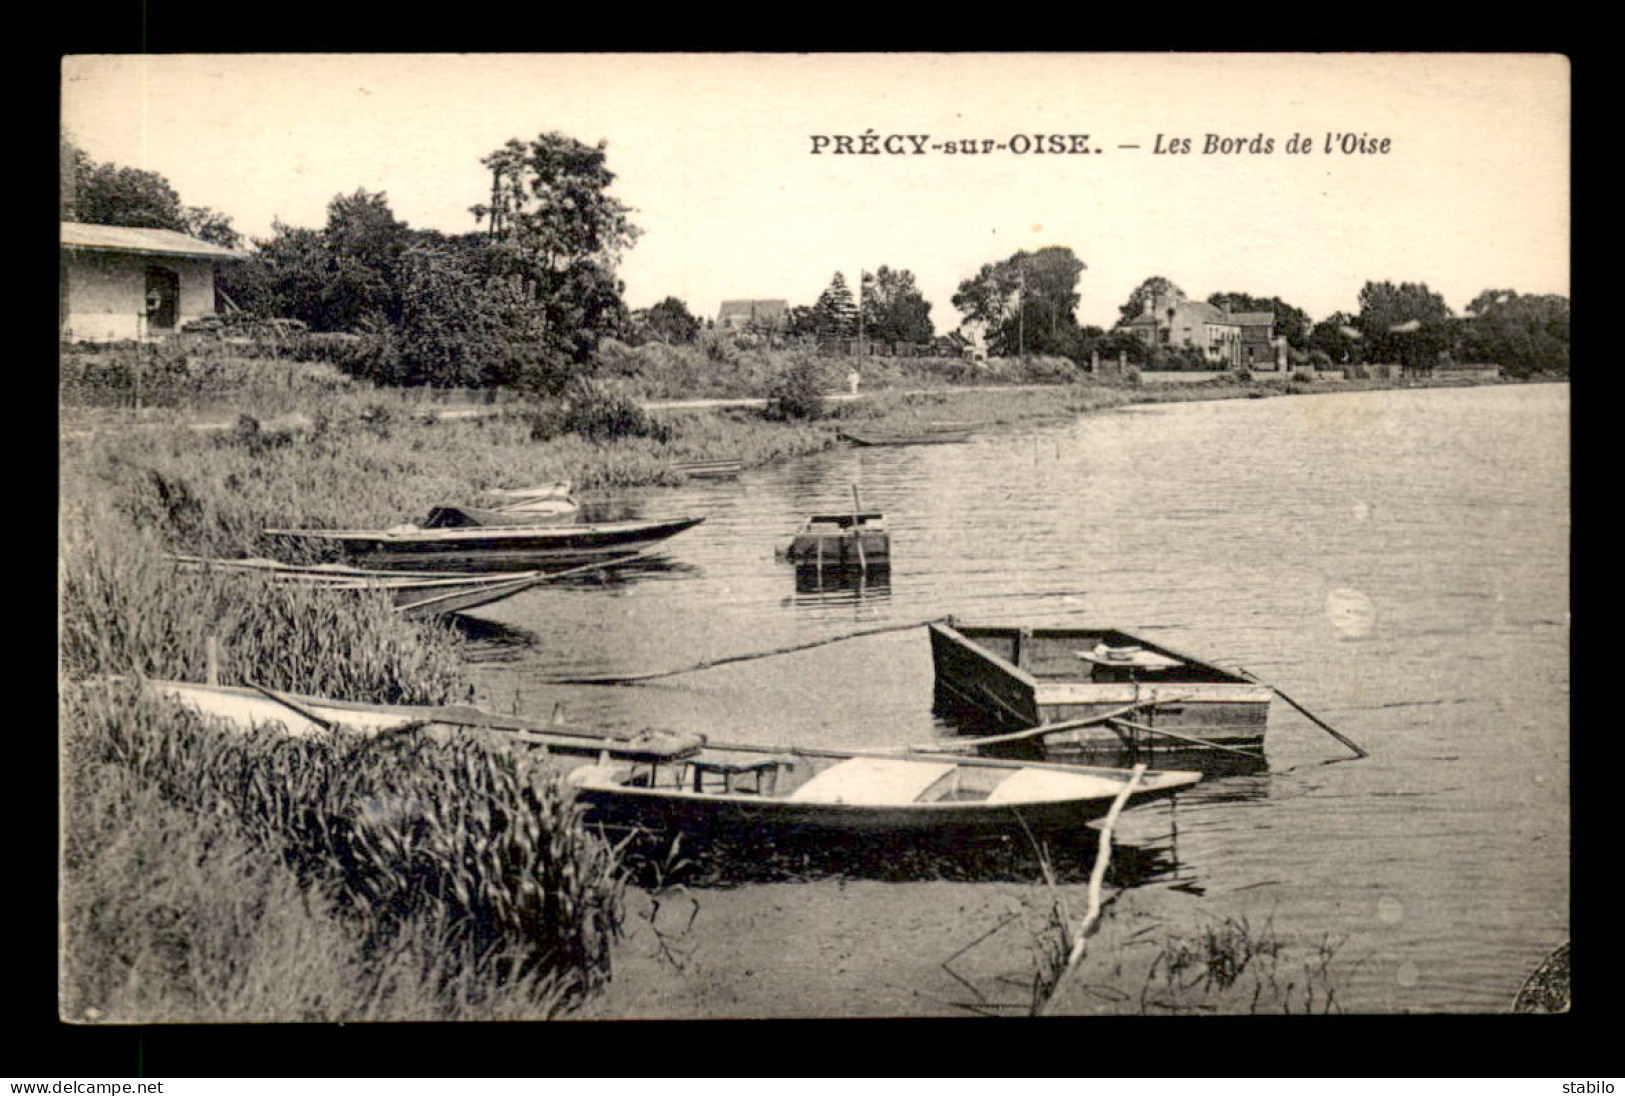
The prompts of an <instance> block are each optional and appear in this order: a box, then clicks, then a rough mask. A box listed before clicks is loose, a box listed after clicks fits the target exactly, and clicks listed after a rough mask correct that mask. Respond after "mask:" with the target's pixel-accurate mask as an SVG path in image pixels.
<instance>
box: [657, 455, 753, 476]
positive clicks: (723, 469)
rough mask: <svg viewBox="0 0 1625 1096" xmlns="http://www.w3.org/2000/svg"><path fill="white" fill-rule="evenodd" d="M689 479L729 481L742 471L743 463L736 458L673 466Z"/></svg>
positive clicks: (695, 461) (687, 462) (689, 462)
mask: <svg viewBox="0 0 1625 1096" xmlns="http://www.w3.org/2000/svg"><path fill="white" fill-rule="evenodd" d="M673 467H675V468H676V469H677V471H679V472H681V473H682V474H683V475H685V476H687V477H688V478H689V479H730V478H732V477H734V476H737V475H739V473H740V472H741V471H742V470H743V469H744V467H745V462H744V461H742V460H740V459H739V458H738V457H730V458H725V459H721V460H690V461H682V462H680V463H678V464H676V465H674V466H673Z"/></svg>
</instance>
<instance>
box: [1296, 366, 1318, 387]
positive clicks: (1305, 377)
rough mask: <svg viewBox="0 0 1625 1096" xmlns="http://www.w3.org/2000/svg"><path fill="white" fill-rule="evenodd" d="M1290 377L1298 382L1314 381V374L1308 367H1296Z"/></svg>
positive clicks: (1310, 382)
mask: <svg viewBox="0 0 1625 1096" xmlns="http://www.w3.org/2000/svg"><path fill="white" fill-rule="evenodd" d="M1292 379H1293V380H1295V381H1297V382H1298V383H1299V384H1313V383H1315V374H1314V371H1313V370H1310V369H1298V370H1295V371H1294V372H1293V374H1292Z"/></svg>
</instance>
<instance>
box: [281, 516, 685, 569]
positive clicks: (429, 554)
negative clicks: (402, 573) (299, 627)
mask: <svg viewBox="0 0 1625 1096" xmlns="http://www.w3.org/2000/svg"><path fill="white" fill-rule="evenodd" d="M704 520H705V519H704V518H675V519H670V520H664V521H611V522H598V523H594V524H579V525H475V526H461V527H455V528H445V529H427V528H424V527H422V526H419V525H402V526H396V527H395V528H392V529H267V530H265V532H266V534H267V535H270V536H279V537H299V538H305V539H310V540H325V541H332V542H335V543H337V544H338V545H339V546H340V547H341V548H342V549H343V550H344V552H345V554H346V556H348V557H349V558H350V559H351V560H352V561H354V562H356V563H361V564H371V565H375V566H381V567H408V566H413V565H416V566H420V567H424V568H426V569H429V570H439V569H443V568H459V569H465V570H475V571H497V570H529V569H534V568H545V567H550V566H559V565H567V564H569V563H571V562H588V561H590V560H592V559H593V558H594V557H601V556H606V555H617V554H624V553H628V552H636V551H640V550H642V549H645V548H648V547H649V546H651V545H653V544H656V543H659V542H660V541H663V540H666V539H667V538H669V537H673V536H676V535H677V534H678V533H681V532H683V531H684V530H686V529H692V528H694V526H696V525H698V524H700V523H701V522H702V521H704Z"/></svg>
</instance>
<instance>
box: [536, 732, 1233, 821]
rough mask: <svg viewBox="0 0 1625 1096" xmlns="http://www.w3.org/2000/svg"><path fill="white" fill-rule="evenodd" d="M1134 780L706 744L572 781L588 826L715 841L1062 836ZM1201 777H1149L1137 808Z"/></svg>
mask: <svg viewBox="0 0 1625 1096" xmlns="http://www.w3.org/2000/svg"><path fill="white" fill-rule="evenodd" d="M1132 778H1133V773H1132V772H1131V771H1129V770H1125V769H1105V768H1094V769H1091V768H1084V767H1082V766H1076V765H1045V764H1041V763H1040V764H1026V763H1017V762H1010V761H996V760H990V759H985V758H956V759H953V760H946V759H942V758H924V757H912V756H896V755H890V754H881V753H877V752H864V751H853V750H833V749H832V750H815V749H806V748H798V749H789V748H784V749H780V748H775V747H771V746H745V745H722V744H707V745H706V746H705V747H704V748H702V749H701V750H700V751H698V752H697V753H695V754H691V755H684V756H681V757H673V758H662V759H652V760H645V761H633V760H618V759H617V760H607V761H601V762H599V763H597V764H592V765H584V766H582V767H580V768H577V769H574V770H573V771H571V772H570V773H569V774H567V775H566V777H565V780H566V782H567V783H569V784H571V785H572V786H574V787H575V789H576V794H577V796H578V797H579V798H580V799H581V800H583V801H585V802H586V803H587V805H588V807H589V814H588V818H589V820H591V821H598V822H608V823H620V824H630V825H637V826H642V827H646V828H655V829H674V830H689V831H696V832H709V831H711V830H715V829H723V828H740V827H743V828H745V829H747V830H754V829H756V828H758V827H763V826H788V827H797V828H802V829H816V830H829V831H841V832H848V833H866V832H875V831H888V832H889V831H916V832H922V833H924V832H929V833H932V834H940V833H945V832H953V833H969V832H982V833H995V832H999V833H1002V832H1015V833H1020V832H1022V829H1023V827H1025V828H1026V829H1027V830H1031V831H1035V832H1036V831H1050V832H1053V831H1057V830H1065V829H1071V828H1076V827H1079V826H1082V825H1084V824H1085V823H1087V822H1090V821H1093V820H1095V819H1098V818H1101V817H1103V816H1104V815H1105V814H1106V813H1107V812H1108V811H1109V810H1110V809H1111V806H1112V803H1113V802H1114V801H1115V800H1116V799H1117V797H1118V796H1119V794H1121V793H1122V792H1123V791H1124V789H1125V788H1126V787H1127V786H1128V783H1129V781H1130V780H1131V779H1132ZM1200 779H1201V774H1200V773H1195V772H1175V771H1148V772H1143V773H1142V774H1141V775H1140V779H1139V781H1138V783H1137V784H1136V785H1135V786H1134V789H1133V791H1132V792H1131V794H1130V798H1129V804H1128V805H1132V804H1138V803H1144V802H1148V801H1150V800H1154V799H1160V798H1162V797H1164V796H1168V795H1172V794H1173V793H1175V792H1177V791H1179V790H1181V789H1183V788H1189V787H1191V786H1192V785H1194V784H1196V783H1197V781H1199V780H1200Z"/></svg>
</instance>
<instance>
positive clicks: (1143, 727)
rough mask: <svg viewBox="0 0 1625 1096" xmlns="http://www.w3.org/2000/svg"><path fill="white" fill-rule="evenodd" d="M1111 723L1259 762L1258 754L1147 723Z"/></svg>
mask: <svg viewBox="0 0 1625 1096" xmlns="http://www.w3.org/2000/svg"><path fill="white" fill-rule="evenodd" d="M1110 722H1111V723H1112V724H1113V725H1114V726H1122V727H1129V728H1132V729H1133V730H1136V731H1146V732H1148V733H1150V734H1160V735H1163V736H1165V737H1167V738H1177V739H1178V740H1179V741H1181V742H1189V743H1191V744H1192V745H1195V746H1202V747H1204V748H1206V749H1209V750H1218V751H1220V752H1221V753H1228V754H1235V755H1236V756H1237V757H1245V758H1246V759H1247V760H1248V761H1257V760H1259V755H1258V754H1255V753H1249V752H1248V751H1246V750H1238V749H1236V748H1235V747H1234V746H1221V745H1219V744H1218V743H1217V742H1209V741H1208V740H1207V739H1205V738H1197V737H1196V736H1195V735H1188V734H1175V733H1174V732H1173V731H1167V730H1164V729H1163V728H1161V727H1153V726H1151V725H1149V724H1146V723H1132V722H1130V721H1129V720H1127V719H1113V720H1111V721H1110Z"/></svg>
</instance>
